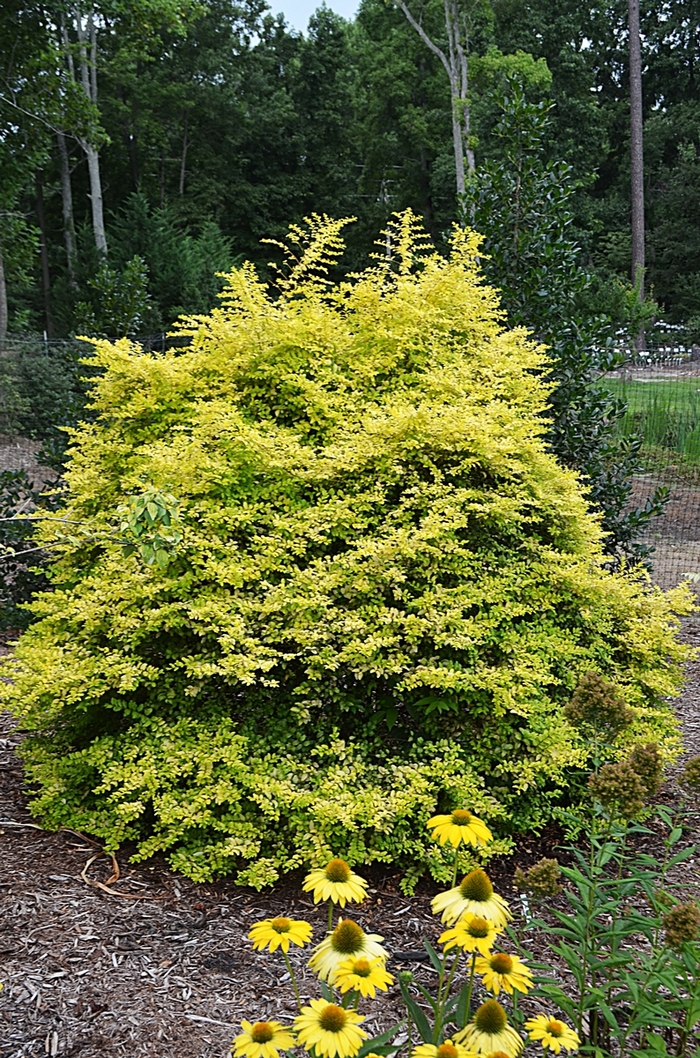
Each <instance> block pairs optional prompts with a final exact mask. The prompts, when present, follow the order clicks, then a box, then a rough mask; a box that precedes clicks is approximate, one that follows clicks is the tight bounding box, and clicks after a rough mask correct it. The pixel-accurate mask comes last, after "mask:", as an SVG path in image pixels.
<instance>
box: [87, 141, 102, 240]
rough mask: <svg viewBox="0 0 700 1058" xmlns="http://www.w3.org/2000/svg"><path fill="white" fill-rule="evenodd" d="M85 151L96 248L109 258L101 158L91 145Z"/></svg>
mask: <svg viewBox="0 0 700 1058" xmlns="http://www.w3.org/2000/svg"><path fill="white" fill-rule="evenodd" d="M82 146H83V150H84V151H85V157H86V158H87V163H88V174H89V176H90V205H91V207H92V230H93V232H94V235H95V246H96V247H97V252H98V254H99V255H100V256H101V257H106V256H107V235H106V232H105V218H104V207H103V204H102V182H101V180H100V156H99V154H98V152H97V150H96V149H95V148H94V147H93V146H92V144H90V143H84V144H83V145H82Z"/></svg>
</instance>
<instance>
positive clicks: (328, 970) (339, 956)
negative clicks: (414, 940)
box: [309, 918, 389, 985]
mask: <svg viewBox="0 0 700 1058" xmlns="http://www.w3.org/2000/svg"><path fill="white" fill-rule="evenodd" d="M383 940H384V938H383V937H380V936H378V935H377V934H376V933H365V931H364V930H363V929H362V927H361V926H358V924H357V922H353V921H352V920H351V919H349V918H343V919H341V920H340V922H339V923H338V925H337V926H336V927H335V929H334V930H333V932H332V933H329V934H328V936H327V937H326V938H325V939H324V940H322V941H321V943H320V944H318V945H317V946H316V948H315V949H314V953H313V955H312V956H311V958H310V959H309V966H310V968H311V969H312V970H313V971H314V973H316V974H318V976H319V977H320V978H321V980H322V981H327V982H328V984H329V985H332V984H335V980H336V975H337V972H338V967H339V966H340V964H341V963H342V962H345V961H346V959H350V958H356V959H359V958H363V957H364V958H365V959H388V958H389V953H388V952H387V950H386V949H385V948H382V946H381V941H383Z"/></svg>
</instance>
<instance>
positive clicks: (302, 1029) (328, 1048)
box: [294, 999, 367, 1058]
mask: <svg viewBox="0 0 700 1058" xmlns="http://www.w3.org/2000/svg"><path fill="white" fill-rule="evenodd" d="M364 1020H365V1019H364V1018H363V1017H361V1016H360V1015H359V1014H356V1013H355V1011H354V1010H345V1009H344V1008H343V1007H339V1006H337V1005H336V1004H335V1003H329V1002H327V1000H325V999H312V1000H311V1005H310V1006H308V1007H302V1008H301V1014H300V1015H299V1017H298V1018H295V1021H294V1027H295V1029H296V1031H297V1039H298V1042H299V1043H300V1044H301V1046H302V1047H303V1048H304V1050H307V1051H311V1050H313V1052H314V1054H315V1055H316V1058H354V1056H355V1055H356V1054H357V1052H358V1051H359V1049H360V1047H361V1046H362V1041H363V1040H366V1039H367V1033H366V1032H365V1031H364V1029H361V1028H359V1027H358V1026H359V1025H360V1024H361V1022H363V1021H364Z"/></svg>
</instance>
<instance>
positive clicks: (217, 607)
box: [0, 213, 690, 885]
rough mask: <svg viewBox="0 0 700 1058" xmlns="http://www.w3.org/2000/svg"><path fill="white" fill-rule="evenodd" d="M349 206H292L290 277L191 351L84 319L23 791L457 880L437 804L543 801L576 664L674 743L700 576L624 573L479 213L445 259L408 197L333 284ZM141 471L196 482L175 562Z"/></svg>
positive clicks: (50, 529)
mask: <svg viewBox="0 0 700 1058" xmlns="http://www.w3.org/2000/svg"><path fill="white" fill-rule="evenodd" d="M344 223H345V222H342V221H330V220H328V219H326V218H320V217H313V218H312V219H311V220H309V221H308V222H307V223H306V224H305V225H304V226H303V227H292V229H291V233H290V238H289V242H288V244H287V247H286V250H285V265H284V267H283V268H282V269H281V270H280V271H279V272H278V273H277V290H276V292H275V296H270V295H269V293H268V290H267V288H266V286H265V285H264V284H263V283H262V282H261V281H260V279H259V277H258V276H257V274H256V272H255V269H254V268H253V267H252V266H251V265H249V264H247V265H244V266H243V267H242V268H240V269H239V270H237V271H234V272H232V273H231V274H230V276H229V277H228V279H227V285H226V288H225V290H224V292H223V295H222V304H221V307H220V308H218V309H216V310H215V311H214V312H212V313H211V315H209V316H203V317H197V318H193V319H192V320H191V321H190V322H189V323H188V324H187V325H186V326H185V327H184V331H185V332H186V333H187V334H189V335H191V337H192V343H191V345H190V346H189V347H187V348H185V349H179V350H176V351H166V352H165V353H160V354H158V353H146V352H144V351H142V350H141V349H140V348H139V347H138V346H136V345H133V344H132V343H130V342H129V341H128V340H126V339H123V340H121V341H118V342H116V343H114V344H111V343H109V342H107V341H98V342H96V346H95V363H96V364H97V365H99V366H100V367H101V369H102V372H101V373H100V374H99V375H97V376H96V378H95V381H94V388H93V393H92V410H93V414H94V421H93V422H92V423H91V424H87V425H84V426H82V427H80V428H78V429H76V430H75V431H74V433H73V446H72V459H71V463H70V466H69V469H68V473H67V485H68V498H67V500H66V502H65V504H64V506H63V508H62V510H61V511H60V512H58V514H57V515H55V516H48V517H47V518H46V519H45V520H44V525H43V530H42V532H43V538H44V540H45V542H46V543H47V544H53V546H54V554H55V556H56V557H55V560H54V562H53V564H52V569H51V576H52V580H53V585H54V590H53V592H51V593H45V594H42V595H40V596H39V597H38V598H37V600H36V601H35V602H34V603H33V605H32V608H33V612H34V615H35V617H36V618H37V620H36V622H35V624H34V625H33V626H32V627H31V628H30V629H29V630H28V631H27V632H26V633H25V634H24V636H23V637H22V639H21V640H20V642H19V645H18V647H17V650H16V655H15V656H14V657H13V658H12V659H9V660H7V661H6V662H5V666H6V667H5V676H6V677H7V679H6V680H4V681H3V683H2V685H1V687H0V693H1V695H2V700H3V701H4V703H5V704H6V705H8V706H10V707H11V708H12V709H13V711H14V712H15V713H16V714H17V716H18V717H19V718H20V721H21V724H22V727H23V728H24V729H25V730H26V731H27V732H28V738H27V740H26V742H25V744H24V749H23V752H24V755H25V760H26V763H27V767H28V770H29V775H30V777H31V779H32V781H34V782H35V783H36V784H37V791H38V792H37V794H36V797H35V800H34V811H35V812H36V813H37V814H38V815H39V816H40V817H41V818H43V820H44V821H45V822H46V823H47V824H48V825H51V826H58V825H67V826H71V827H73V828H76V829H79V830H81V831H83V832H88V833H91V834H95V835H96V836H98V837H99V838H100V840H101V841H102V842H104V843H105V846H106V847H108V848H115V847H116V846H117V845H119V843H120V842H122V841H127V840H129V841H133V842H135V843H136V848H137V855H138V856H146V855H149V854H150V853H153V852H155V851H157V850H166V851H167V852H168V853H169V855H170V857H171V862H172V863H173V864H174V865H175V866H177V867H178V868H179V869H181V870H183V871H185V872H186V873H187V874H189V875H190V876H192V877H194V878H208V877H211V876H212V875H214V874H216V873H220V872H230V871H233V872H237V873H236V877H237V878H238V880H239V881H241V882H247V883H250V884H256V885H261V884H265V883H266V882H270V881H272V880H274V879H275V877H277V875H278V874H279V873H280V871H284V870H288V869H291V868H293V867H295V866H297V865H299V864H301V863H306V862H312V861H317V860H319V859H321V858H322V857H323V856H329V855H330V854H331V853H332V854H334V855H337V854H342V855H344V856H346V858H348V859H349V860H350V861H351V862H371V861H373V860H385V861H392V862H402V861H404V862H407V861H410V862H411V863H413V864H414V865H415V864H417V870H419V871H420V870H422V869H424V868H425V867H430V869H431V870H432V871H433V873H434V875H435V876H436V877H443V878H447V877H448V876H449V873H450V870H451V864H450V865H448V864H447V863H446V862H445V861H443V860H442V859H441V853H440V852H439V851H437V852H436V851H435V850H431V849H430V848H429V846H428V845H427V844H426V841H425V839H424V837H423V824H424V821H425V819H426V818H427V817H428V816H429V815H432V814H433V813H434V811H435V809H436V808H445V807H448V808H449V807H450V806H454V805H461V804H469V805H473V806H474V808H475V810H476V811H478V812H479V814H484V815H486V816H487V818H491V819H498V820H499V830H500V831H501V833H507V832H509V831H510V832H512V831H513V830H515V829H518V828H520V827H524V826H537V825H539V824H541V823H543V822H544V821H545V820H546V819H547V818H549V817H550V816H551V812H552V811H553V806H555V805H556V803H557V800H558V799H560V798H561V796H562V790H563V788H565V787H566V784H567V774H568V771H569V769H571V768H572V767H580V766H581V765H582V764H583V763H584V761H585V759H586V754H587V746H586V743H585V740H584V739H583V738H582V737H581V736H580V735H579V734H578V733H577V732H576V731H575V730H574V729H573V728H572V727H571V726H570V725H569V724H568V722H567V721H566V719H565V717H564V715H563V707H564V705H565V704H566V702H567V701H568V700H569V699H570V697H571V694H572V692H573V690H574V688H575V687H576V686H577V683H578V681H579V678H580V677H581V676H582V675H583V674H585V673H589V672H599V673H601V674H602V675H604V676H605V678H606V679H607V680H609V681H611V682H612V683H614V684H615V685H616V687H617V689H618V693H619V694H620V695H621V696H622V697H623V698H624V700H625V702H626V703H627V705H628V706H629V708H630V709H631V710H633V713H634V718H635V719H634V722H633V723H632V724H631V725H630V728H629V737H630V739H631V740H633V741H639V740H640V739H642V740H646V741H651V740H656V739H659V738H661V739H662V741H663V742H664V743H665V745H666V748H667V750H668V749H669V748H670V747H671V746H672V745H673V742H674V738H675V722H674V720H673V718H672V715H671V712H670V710H669V708H668V705H667V704H666V698H667V696H669V695H672V694H673V693H675V692H676V691H677V689H678V686H679V682H680V677H681V673H680V665H679V663H680V661H681V660H682V659H683V657H684V656H685V650H684V648H683V647H681V646H680V645H679V644H678V642H677V640H676V628H677V618H676V615H677V614H679V613H682V612H684V611H685V610H687V608H688V607H689V605H690V604H689V594H688V593H687V591H686V590H685V589H683V590H680V589H679V590H676V591H675V592H672V593H668V594H664V593H662V592H661V591H660V590H658V589H656V588H653V587H651V585H650V584H649V583H648V582H647V581H646V580H645V579H644V577H643V575H640V576H639V577H638V578H631V577H629V576H622V575H620V574H616V573H613V572H610V571H608V570H606V568H605V566H604V561H603V551H602V533H601V528H600V525H599V523H598V521H597V519H596V518H595V516H593V515H592V514H591V513H590V512H589V510H588V506H587V500H586V497H585V495H584V493H583V491H582V489H581V486H580V484H579V482H578V479H577V478H576V476H575V474H574V473H573V472H572V471H570V470H567V469H564V468H562V467H561V466H559V465H558V464H557V462H556V460H555V458H554V456H553V455H551V454H550V453H549V452H548V451H547V448H546V445H545V442H544V438H543V433H544V430H545V424H544V421H543V411H544V409H545V406H546V401H547V397H548V391H549V387H548V384H546V383H545V382H544V381H543V375H542V373H543V371H544V370H545V367H546V360H545V356H544V353H543V351H542V349H541V348H539V347H538V346H536V345H535V344H534V343H533V341H532V340H531V339H529V338H528V337H527V334H526V332H525V331H523V330H510V331H509V330H507V329H505V328H504V325H503V315H502V313H501V312H500V310H499V307H498V298H497V295H496V293H495V292H494V291H493V290H492V289H491V288H489V287H488V286H486V285H484V284H483V282H482V281H481V278H480V274H479V270H478V265H477V253H478V247H479V238H478V236H476V235H474V234H471V233H469V232H465V231H463V230H461V229H456V230H455V231H454V232H453V234H452V238H451V254H450V257H449V258H448V259H445V258H443V257H442V256H440V255H438V254H436V253H435V252H434V251H433V249H432V247H431V245H430V244H429V242H428V239H427V237H426V236H425V235H424V233H423V232H422V230H421V229H420V227H419V225H418V222H417V221H416V220H415V218H414V217H413V216H412V214H410V213H406V214H404V215H402V216H400V217H398V218H396V219H395V221H394V222H393V223H392V225H391V226H390V228H389V229H388V230H387V232H386V233H385V235H384V237H383V238H382V240H381V242H380V243H379V245H380V247H381V248H382V252H381V253H380V254H379V255H378V256H377V257H376V259H375V261H374V263H373V264H372V265H371V267H369V268H367V269H366V270H365V271H364V272H362V273H361V274H359V275H357V276H355V277H354V278H352V279H351V280H349V281H345V282H342V283H339V284H336V285H334V284H331V283H330V282H328V281H327V275H328V271H329V270H330V269H332V268H333V267H334V265H335V262H336V261H337V259H338V256H339V255H340V253H341V252H342V250H343V241H342V238H341V233H342V229H343V227H344ZM144 481H146V482H148V488H147V489H146V493H148V494H152V495H153V496H155V495H162V494H165V493H168V494H171V496H170V498H169V499H168V500H167V502H166V501H165V500H164V501H163V503H164V504H165V507H163V510H166V509H168V510H169V509H170V508H171V507H172V505H173V504H174V503H175V502H177V534H176V535H175V536H173V537H172V539H171V543H174V544H175V554H174V558H173V556H172V555H171V557H170V559H169V560H168V561H164V562H162V563H160V562H152V563H150V564H148V563H145V562H144V561H143V558H142V557H141V555H140V553H139V548H138V547H134V541H133V540H125V539H124V538H123V536H122V534H121V532H120V531H119V524H120V520H121V519H122V518H123V512H124V510H125V507H124V505H125V504H127V510H130V511H131V512H132V515H133V517H134V518H137V517H140V516H141V515H140V514H139V512H141V514H143V511H142V510H141V508H143V509H144V510H147V509H149V508H148V502H146V503H145V506H144V504H141V505H140V506H138V504H136V505H135V502H134V501H133V500H132V501H131V503H130V506H129V497H133V496H134V495H143V494H144ZM137 508H138V509H137ZM154 510H155V508H154ZM120 511H121V512H122V513H121V514H120ZM157 515H158V511H155V513H154V514H153V517H154V518H155V517H156V516H157ZM127 521H128V519H127ZM76 523H78V525H79V526H80V527H81V528H80V529H75V525H76ZM64 527H67V532H66V529H65V528H64ZM68 533H70V534H72V535H68ZM499 848H503V845H501V846H500V847H499ZM496 851H499V849H496ZM413 877H415V876H413Z"/></svg>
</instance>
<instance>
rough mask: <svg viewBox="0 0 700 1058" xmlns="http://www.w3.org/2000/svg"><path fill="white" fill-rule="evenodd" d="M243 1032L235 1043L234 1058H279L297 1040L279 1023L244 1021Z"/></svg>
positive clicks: (242, 1024) (289, 1030)
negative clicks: (280, 1053)
mask: <svg viewBox="0 0 700 1058" xmlns="http://www.w3.org/2000/svg"><path fill="white" fill-rule="evenodd" d="M241 1028H242V1029H243V1032H242V1033H241V1034H240V1036H236V1038H235V1040H234V1041H233V1053H234V1058H279V1052H280V1051H288V1050H290V1048H292V1047H293V1046H294V1044H295V1043H296V1040H295V1039H294V1034H293V1033H292V1030H291V1029H289V1028H286V1027H285V1026H284V1025H281V1024H280V1022H279V1021H256V1022H255V1024H254V1025H252V1024H251V1023H250V1021H242V1022H241Z"/></svg>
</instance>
